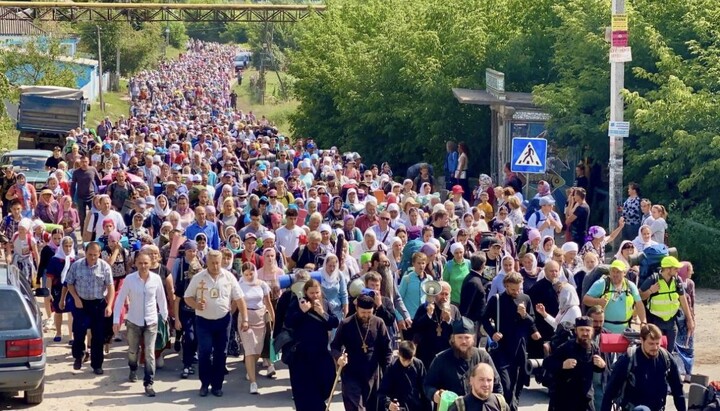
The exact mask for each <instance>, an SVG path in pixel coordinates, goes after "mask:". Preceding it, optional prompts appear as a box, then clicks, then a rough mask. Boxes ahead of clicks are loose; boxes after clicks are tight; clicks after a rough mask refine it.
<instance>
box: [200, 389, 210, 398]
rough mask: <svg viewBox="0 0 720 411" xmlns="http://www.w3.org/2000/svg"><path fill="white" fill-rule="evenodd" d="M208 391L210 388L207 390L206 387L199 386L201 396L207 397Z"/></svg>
mask: <svg viewBox="0 0 720 411" xmlns="http://www.w3.org/2000/svg"><path fill="white" fill-rule="evenodd" d="M209 393H210V390H208V387H200V392H199V394H200V396H201V397H207V396H208V394H209Z"/></svg>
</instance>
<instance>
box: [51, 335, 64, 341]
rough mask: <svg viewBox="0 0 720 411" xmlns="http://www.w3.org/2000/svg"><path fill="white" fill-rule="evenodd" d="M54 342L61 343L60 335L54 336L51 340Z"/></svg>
mask: <svg viewBox="0 0 720 411" xmlns="http://www.w3.org/2000/svg"><path fill="white" fill-rule="evenodd" d="M53 341H54V342H60V341H62V335H56V336H55V338H53Z"/></svg>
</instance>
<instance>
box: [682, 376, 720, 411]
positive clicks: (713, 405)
mask: <svg viewBox="0 0 720 411" xmlns="http://www.w3.org/2000/svg"><path fill="white" fill-rule="evenodd" d="M688 410H699V411H718V410H720V382H718V381H713V382H711V383H710V384H708V386H707V387H705V396H704V397H703V400H702V403H700V404H698V405H692V406H690V407H688Z"/></svg>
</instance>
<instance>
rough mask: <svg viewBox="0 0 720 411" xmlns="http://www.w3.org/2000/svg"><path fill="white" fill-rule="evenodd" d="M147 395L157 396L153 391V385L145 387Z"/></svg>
mask: <svg viewBox="0 0 720 411" xmlns="http://www.w3.org/2000/svg"><path fill="white" fill-rule="evenodd" d="M145 395H146V396H148V397H154V396H155V390H154V389H153V386H152V384H151V385H148V386H146V387H145Z"/></svg>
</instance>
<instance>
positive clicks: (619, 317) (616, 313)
mask: <svg viewBox="0 0 720 411" xmlns="http://www.w3.org/2000/svg"><path fill="white" fill-rule="evenodd" d="M625 284H627V287H630V289H629V293H630V296H632V297H631V298H633V299H634V300H635V304H642V299H641V298H640V292H639V291H638V288H637V286H636V285H635V283H633V282H632V281H627V280H623V286H622V287H620V288H619V289H618V290H617V291H616V290H615V286H614V285H613V284H612V283H611V284H610V300H609V301H608V303H607V305H606V306H605V325H604V327H605V328H607V330H608V331H610V332H612V333H618V334H620V333H622V332H623V331H625V329H626V328H627V327H629V324H628V323H625V324H612V323H610V322H609V321H625V320H627V313H626V312H625V303H626V299H627V298H629V297H630V296H628V293H627V292H626V291H628V290H626V288H625V287H626V285H625ZM603 291H605V277H602V278H600V279H599V280H597V281H595V283H594V284H593V285H592V286H591V287H590V290H588V292H587V295H589V296H590V297H594V298H600V297H601V296H602V294H603Z"/></svg>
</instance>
